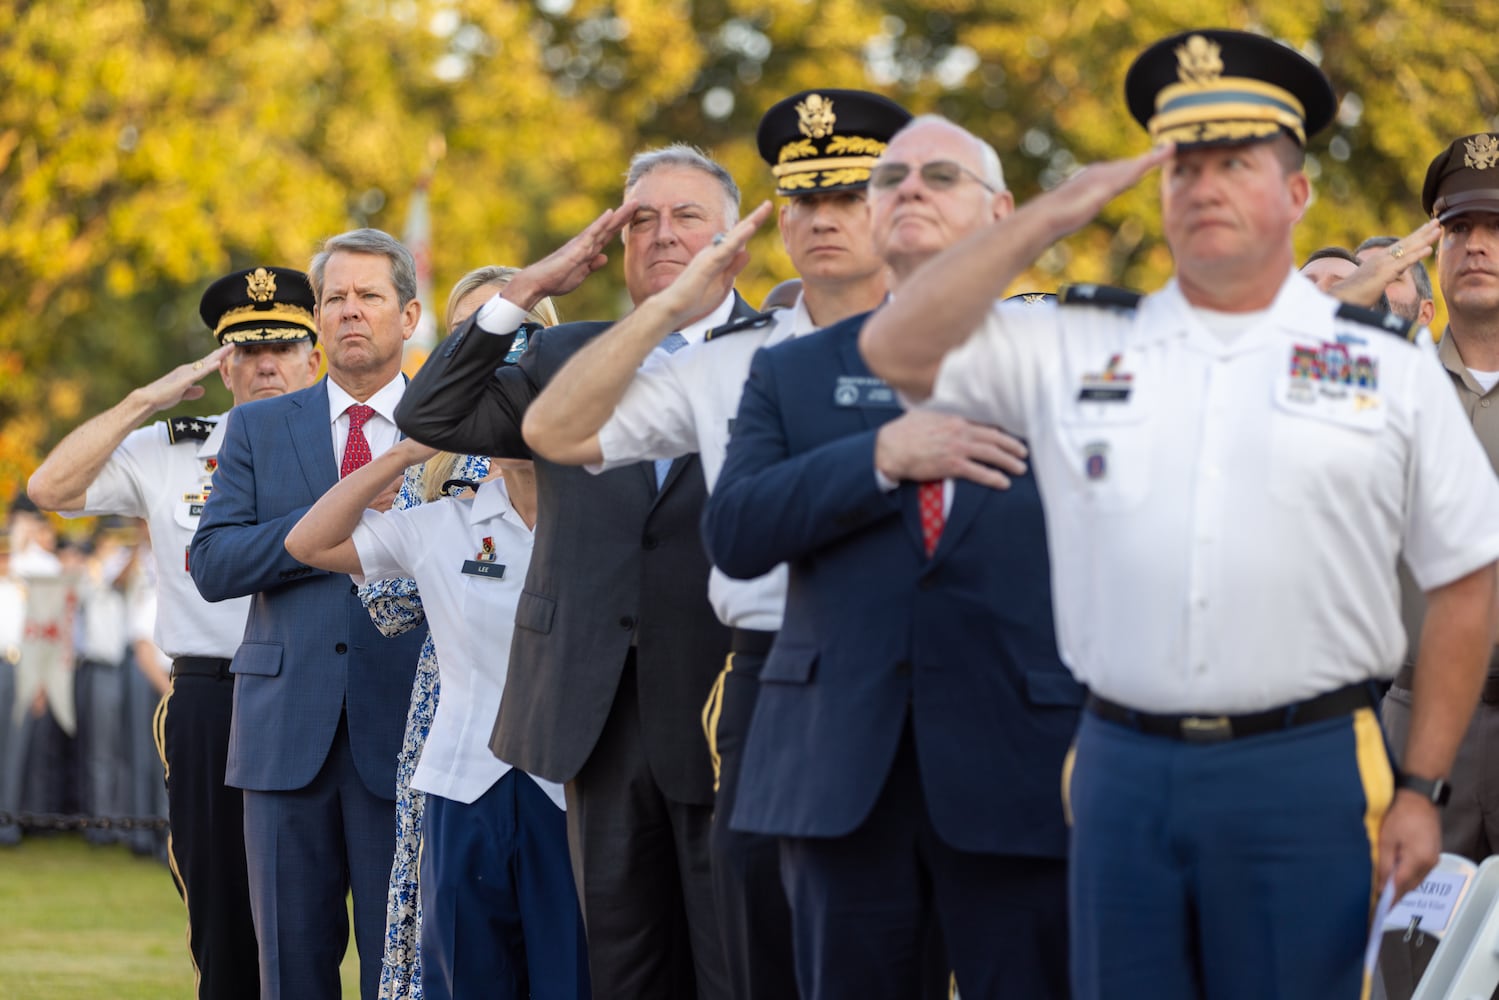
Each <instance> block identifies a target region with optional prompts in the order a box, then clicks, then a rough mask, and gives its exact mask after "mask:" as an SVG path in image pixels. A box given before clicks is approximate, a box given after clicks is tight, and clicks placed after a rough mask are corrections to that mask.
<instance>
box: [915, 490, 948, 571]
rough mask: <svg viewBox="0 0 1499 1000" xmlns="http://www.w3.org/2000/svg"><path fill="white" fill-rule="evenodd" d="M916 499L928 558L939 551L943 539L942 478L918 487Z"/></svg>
mask: <svg viewBox="0 0 1499 1000" xmlns="http://www.w3.org/2000/svg"><path fill="white" fill-rule="evenodd" d="M916 501H917V504H918V505H919V506H920V508H921V540H922V542H924V543H925V544H926V554H927V558H929V559H930V558H931V555H932V553H933V552H936V551H937V542H938V541H940V540H941V539H942V527H943V525H944V524H946V523H947V522H946V520H945V519H944V518H943V516H942V480H940V479H933V480H932V481H930V482H926V483H921V484H920V485H919V486H917V487H916Z"/></svg>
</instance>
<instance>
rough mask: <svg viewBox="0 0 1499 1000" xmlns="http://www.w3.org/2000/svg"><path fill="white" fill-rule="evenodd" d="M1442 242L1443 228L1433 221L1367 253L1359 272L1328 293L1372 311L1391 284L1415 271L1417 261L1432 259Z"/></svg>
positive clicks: (1334, 286)
mask: <svg viewBox="0 0 1499 1000" xmlns="http://www.w3.org/2000/svg"><path fill="white" fill-rule="evenodd" d="M1441 238H1442V224H1441V223H1440V222H1438V221H1437V220H1436V219H1431V220H1429V221H1428V222H1427V223H1426V224H1425V225H1423V226H1422V227H1421V228H1420V229H1417V230H1416V231H1415V232H1413V233H1411V234H1410V235H1409V236H1405V237H1402V238H1401V239H1398V240H1396V241H1395V242H1394V243H1391V244H1390V245H1389V246H1387V247H1378V248H1375V249H1371V250H1367V251H1365V254H1366V257H1365V260H1364V262H1363V263H1362V264H1360V265H1359V266H1358V270H1356V271H1354V272H1353V273H1352V274H1350V275H1349V276H1348V277H1346V278H1344V279H1343V280H1342V281H1339V282H1338V283H1337V284H1335V285H1333V286H1332V287H1331V288H1329V289H1328V290H1327V291H1328V293H1329V294H1330V295H1332V297H1333V298H1335V299H1339V300H1340V301H1343V302H1347V303H1349V304H1351V305H1355V306H1364V307H1366V308H1369V309H1372V308H1374V307H1375V306H1377V305H1378V304H1379V298H1380V296H1382V295H1383V294H1384V293H1385V289H1386V288H1388V287H1389V286H1390V283H1391V282H1392V281H1395V280H1396V279H1397V278H1399V277H1400V276H1401V275H1402V274H1404V273H1405V272H1406V271H1409V270H1410V269H1411V268H1412V267H1414V266H1415V263H1416V261H1418V260H1424V259H1425V258H1427V257H1430V256H1431V254H1432V248H1433V247H1435V246H1436V242H1437V240H1439V239H1441Z"/></svg>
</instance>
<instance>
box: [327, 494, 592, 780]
mask: <svg viewBox="0 0 1499 1000" xmlns="http://www.w3.org/2000/svg"><path fill="white" fill-rule="evenodd" d="M353 538H354V548H355V550H356V551H358V553H359V563H360V565H361V566H363V567H364V575H363V576H362V577H361V576H355V577H354V581H355V582H356V583H360V584H363V583H365V582H367V581H370V580H379V579H384V578H388V577H400V576H409V577H412V578H413V579H415V580H416V586H417V590H419V591H420V592H421V595H422V607H423V608H424V609H425V610H426V612H427V624H428V626H429V627H430V628H431V629H432V641H433V643H434V644H435V646H436V648H437V671H438V681H439V684H440V685H441V688H440V691H439V694H438V698H437V711H436V713H435V714H434V715H433V717H432V728H431V729H430V730H429V731H428V733H427V742H426V744H425V745H424V746H423V747H422V755H421V760H420V761H419V762H418V764H417V767H416V773H415V774H414V775H412V778H411V787H412V788H415V789H418V790H419V791H423V792H429V793H431V794H433V795H441V796H442V797H443V798H445V799H451V800H453V801H455V802H464V803H468V802H473V801H474V800H475V799H477V798H478V797H479V796H481V795H483V794H484V793H485V792H486V791H488V790H489V788H490V787H491V786H492V785H493V784H494V783H495V782H496V781H499V780H500V778H502V777H504V775H505V774H506V772H508V771H509V770H510V765H509V764H507V763H505V762H504V761H502V760H500V759H499V758H497V757H496V756H495V755H494V754H493V753H491V752H490V749H489V737H490V733H491V731H492V730H493V729H494V720H495V717H496V716H497V715H499V712H500V696H501V695H502V694H503V693H504V691H505V677H506V675H507V673H508V670H509V655H510V638H511V635H512V633H513V632H514V630H515V607H516V604H517V603H518V602H519V601H520V593H521V586H522V584H524V583H525V580H526V569H527V567H528V566H530V564H531V542H532V534H531V529H529V528H527V527H526V524H525V522H524V521H522V520H521V518H520V515H519V514H517V513H516V512H515V508H514V507H512V506H511V505H510V497H509V496H508V494H506V492H505V484H504V481H503V480H499V479H493V480H490V481H489V482H487V483H484V484H482V485H481V486H480V487H479V491H478V493H477V494H476V495H475V496H473V497H472V498H470V499H464V500H440V501H438V502H436V503H427V504H422V505H421V506H419V507H409V508H407V509H405V510H391V511H388V512H386V513H384V514H381V513H378V512H376V511H372V510H367V511H365V512H364V515H363V517H362V519H361V520H360V522H359V526H358V527H356V528H355V529H354V536H353ZM486 543H487V544H486ZM501 570H502V571H501ZM529 777H530V778H531V780H532V781H535V782H536V784H537V785H538V786H539V787H540V788H541V790H542V791H544V792H546V793H547V795H548V796H550V797H551V799H552V801H553V802H555V803H556V804H557V808H558V809H564V808H566V807H565V806H564V804H563V798H562V786H561V785H559V784H557V783H556V782H552V781H544V780H543V779H541V778H537V777H535V776H534V775H531V776H529Z"/></svg>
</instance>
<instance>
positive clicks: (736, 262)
mask: <svg viewBox="0 0 1499 1000" xmlns="http://www.w3.org/2000/svg"><path fill="white" fill-rule="evenodd" d="M769 217H770V202H769V201H768V200H767V201H762V202H761V203H760V204H759V205H757V206H755V210H754V211H753V212H751V213H750V214H749V215H747V216H745V217H744V218H743V219H740V220H739V223H738V224H737V225H735V226H734V228H733V229H730V230H729V231H728V232H727V233H719V234H717V235H716V236H714V237H713V242H712V243H710V244H709V245H708V246H705V247H703V248H702V249H701V250H699V251H698V253H697V256H695V257H693V258H692V260H691V262H690V263H688V265H687V266H686V267H685V268H683V269H682V273H681V274H679V275H677V277H676V280H674V281H673V282H672V283H671V284H670V285H668V286H667V287H666V288H664V289H662V290H661V291H660V292H658V293H657V294H656V298H658V299H659V300H660V304H661V305H663V306H664V307H665V308H666V309H667V311H668V312H669V313H670V314H671V325H672V326H673V327H678V326H683V325H685V324H686V323H688V322H690V321H691V320H693V319H695V318H697V317H699V316H702V315H703V314H704V313H706V312H708V311H709V310H711V309H712V308H713V307H714V306H716V305H718V304H719V303H720V302H722V301H723V300H724V297H725V296H727V295H728V294H729V289H730V288H733V287H734V279H735V278H737V277H739V272H740V271H742V270H744V266H745V265H746V264H748V263H749V251H748V250H747V249H745V248H746V246H747V245H748V244H749V238H750V237H751V236H753V235H754V234H755V230H757V229H759V228H760V227H761V226H762V225H763V224H764V223H765V220H766V219H767V218H769Z"/></svg>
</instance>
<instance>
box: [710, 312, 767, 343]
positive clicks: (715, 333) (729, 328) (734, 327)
mask: <svg viewBox="0 0 1499 1000" xmlns="http://www.w3.org/2000/svg"><path fill="white" fill-rule="evenodd" d="M775 321H776V317H775V310H773V309H772V310H771V311H770V312H763V313H753V314H751V315H749V316H741V317H740V318H738V319H733V320H729V322H727V323H725V324H724V325H723V326H716V327H714V328H713V329H711V330H709V331H708V332H707V333H705V334H704V335H703V340H705V341H707V340H717V339H718V338H719V337H727V336H728V335H729V334H731V333H738V332H740V331H741V330H758V329H760V327H762V326H768V325H769V324H771V323H774V322H775Z"/></svg>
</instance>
